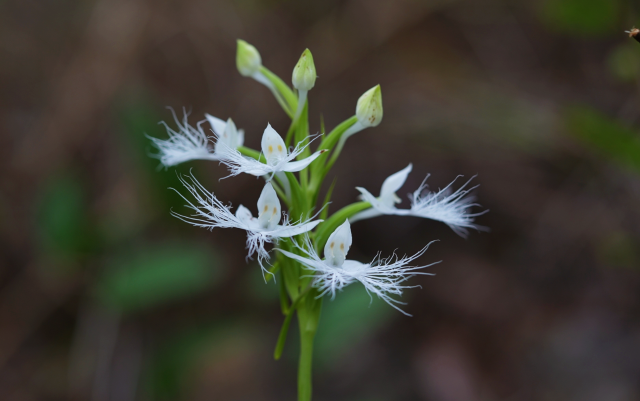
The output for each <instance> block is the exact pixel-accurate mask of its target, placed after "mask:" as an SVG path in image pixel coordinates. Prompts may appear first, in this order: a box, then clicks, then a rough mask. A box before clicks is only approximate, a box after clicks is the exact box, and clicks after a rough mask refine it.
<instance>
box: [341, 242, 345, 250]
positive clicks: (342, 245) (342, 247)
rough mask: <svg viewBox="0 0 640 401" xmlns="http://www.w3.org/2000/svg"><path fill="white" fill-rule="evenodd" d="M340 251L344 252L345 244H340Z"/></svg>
mask: <svg viewBox="0 0 640 401" xmlns="http://www.w3.org/2000/svg"><path fill="white" fill-rule="evenodd" d="M340 250H341V251H343V252H344V242H343V243H342V244H340Z"/></svg>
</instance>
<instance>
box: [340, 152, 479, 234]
mask: <svg viewBox="0 0 640 401" xmlns="http://www.w3.org/2000/svg"><path fill="white" fill-rule="evenodd" d="M410 171H411V164H409V166H407V167H405V168H404V169H403V170H401V171H399V172H397V173H395V174H393V175H391V176H390V177H388V178H387V179H386V180H385V182H384V183H383V184H382V189H381V191H380V196H379V197H378V198H376V197H375V196H373V195H372V194H371V193H370V192H369V191H367V190H366V189H364V188H361V187H356V189H357V190H358V191H360V194H361V198H362V200H363V201H365V202H369V203H371V209H368V210H365V211H362V212H360V213H356V214H355V215H353V216H352V217H351V218H350V219H349V220H350V221H351V222H352V223H353V222H356V221H358V220H363V219H366V218H371V217H376V216H380V215H385V214H386V215H396V216H415V217H422V218H426V219H431V220H437V221H441V222H443V223H445V224H446V225H448V226H449V227H451V229H452V230H453V231H454V232H455V233H456V234H458V235H460V236H462V237H466V235H467V234H468V230H467V229H468V228H474V229H476V230H483V229H484V227H481V226H478V225H476V224H474V223H473V221H474V219H475V218H476V217H477V216H480V215H481V214H484V213H486V212H487V210H485V211H482V212H478V213H471V212H470V208H471V207H473V206H479V205H478V204H477V203H474V201H475V196H473V195H471V194H470V192H471V191H473V190H474V189H476V188H477V187H478V186H477V185H476V186H474V187H471V188H468V189H465V188H466V187H467V186H468V185H469V183H470V182H471V180H473V178H475V176H474V177H472V178H471V179H470V180H469V181H467V182H466V183H464V184H463V185H462V186H461V187H460V188H458V189H457V190H456V191H452V189H451V186H452V185H453V183H454V182H455V181H456V180H457V179H458V178H460V177H457V178H456V179H455V180H453V181H452V182H451V183H450V184H449V185H447V186H446V187H445V188H443V189H441V190H438V191H437V192H430V191H429V190H428V185H427V184H426V181H427V178H429V176H428V175H427V178H425V180H424V181H423V182H422V184H421V185H420V187H419V188H418V189H417V190H416V191H414V192H413V194H412V195H411V196H410V200H411V208H409V209H398V208H396V207H395V203H398V201H399V198H398V197H397V196H396V194H395V192H396V191H397V190H398V189H399V188H400V187H401V186H402V185H403V184H404V182H405V181H406V178H407V175H408V174H409V172H410Z"/></svg>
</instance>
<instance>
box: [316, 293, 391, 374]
mask: <svg viewBox="0 0 640 401" xmlns="http://www.w3.org/2000/svg"><path fill="white" fill-rule="evenodd" d="M399 316H401V315H400V314H399V313H398V311H396V310H395V309H393V308H391V307H390V306H389V305H387V304H386V303H384V302H383V301H381V300H380V299H377V298H376V297H375V296H374V297H373V299H372V298H371V297H369V294H367V292H366V290H365V289H364V287H362V286H357V285H351V286H349V287H347V288H345V289H344V291H342V292H341V293H339V294H337V295H336V299H335V301H331V300H329V299H327V300H326V302H324V305H323V310H322V316H321V318H320V326H319V329H318V333H317V335H316V343H315V349H316V353H315V354H316V359H317V362H318V364H319V365H320V366H321V367H322V366H330V365H331V364H332V363H335V362H336V359H338V358H339V357H340V355H343V354H344V353H345V352H346V350H348V349H350V348H353V346H354V344H358V343H361V342H362V341H364V340H365V339H366V338H370V337H371V336H373V335H374V334H375V333H376V331H377V330H378V329H379V328H381V327H384V326H385V325H386V324H387V323H388V322H389V320H390V319H392V318H393V317H399Z"/></svg>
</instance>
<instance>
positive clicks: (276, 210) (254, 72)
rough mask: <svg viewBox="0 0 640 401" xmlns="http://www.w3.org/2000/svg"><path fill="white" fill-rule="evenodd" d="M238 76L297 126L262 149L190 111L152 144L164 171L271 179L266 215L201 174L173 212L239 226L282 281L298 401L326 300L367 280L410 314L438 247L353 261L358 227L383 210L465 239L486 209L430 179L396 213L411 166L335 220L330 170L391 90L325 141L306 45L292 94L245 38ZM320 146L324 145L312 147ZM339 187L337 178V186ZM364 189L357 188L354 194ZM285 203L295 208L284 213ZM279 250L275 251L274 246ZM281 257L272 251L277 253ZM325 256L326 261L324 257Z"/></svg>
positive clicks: (372, 290)
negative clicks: (296, 348)
mask: <svg viewBox="0 0 640 401" xmlns="http://www.w3.org/2000/svg"><path fill="white" fill-rule="evenodd" d="M236 63H237V67H238V70H239V71H240V73H241V74H242V75H243V76H247V77H251V78H253V79H255V80H256V81H257V82H259V83H261V84H263V85H264V86H266V87H267V88H268V89H269V90H270V91H271V92H272V93H273V94H274V96H275V98H276V100H277V101H278V103H279V104H280V105H281V106H282V109H283V110H284V112H285V113H286V114H287V115H288V116H289V117H290V119H291V124H290V125H289V128H288V130H287V132H286V134H285V135H280V133H278V132H277V131H276V129H274V128H273V127H271V125H269V124H267V123H266V122H265V125H266V128H265V130H264V132H263V133H262V138H261V141H260V145H261V150H260V151H258V150H254V149H251V148H248V147H246V146H244V132H243V131H242V130H240V129H238V128H237V127H236V125H235V123H234V122H233V121H232V120H231V119H227V120H226V122H225V120H222V119H219V118H216V117H213V116H211V115H208V114H207V115H206V116H205V117H206V119H205V120H203V121H200V122H198V123H197V124H196V125H195V126H192V125H190V124H189V123H188V118H187V117H188V116H187V115H185V116H184V118H183V119H182V120H179V119H178V118H177V117H176V116H175V114H174V119H175V124H176V125H177V127H178V128H177V129H175V130H174V129H172V128H170V127H169V126H168V125H167V124H165V127H166V129H167V132H168V135H169V138H168V139H157V138H151V139H152V141H153V143H154V145H155V146H156V147H157V148H158V150H159V153H158V154H157V155H156V157H157V158H158V159H160V162H161V163H162V164H163V165H164V166H165V167H169V166H174V165H177V164H180V163H183V162H187V161H192V160H213V161H217V162H219V163H222V164H224V165H226V166H227V167H228V169H229V173H230V174H229V175H230V176H235V175H238V174H250V175H253V176H256V177H262V178H264V180H265V183H264V186H263V188H262V193H261V195H260V197H259V198H258V199H257V217H254V214H253V212H252V211H251V209H250V208H247V207H244V206H242V205H239V206H238V207H237V208H236V209H235V212H234V211H233V210H232V206H230V205H226V204H225V203H224V202H222V201H220V200H219V199H218V197H217V196H216V195H214V194H213V193H212V192H209V191H208V190H207V189H206V188H205V187H204V186H203V185H202V184H200V183H199V182H198V181H197V180H196V178H195V177H193V176H192V175H189V176H181V180H182V183H183V185H184V188H185V189H186V190H187V192H188V195H182V194H181V196H183V198H184V201H185V202H186V208H187V211H189V213H187V214H184V213H178V212H173V215H174V216H175V217H177V218H179V219H181V220H183V221H185V222H187V223H190V224H193V225H194V226H197V227H203V228H207V229H220V228H235V229H241V230H244V231H246V233H247V249H248V251H249V252H248V256H249V257H252V256H253V255H257V260H258V263H259V265H260V267H261V268H262V274H263V277H264V279H265V281H269V280H272V279H273V280H276V281H277V287H278V291H279V295H280V306H281V309H282V313H283V315H284V321H283V324H282V328H281V330H280V334H279V336H278V339H277V342H276V347H275V351H274V357H275V359H279V358H280V356H281V355H282V352H283V349H284V346H285V343H286V339H287V333H288V331H289V327H290V324H291V320H292V318H293V316H294V314H295V315H296V316H297V320H298V330H299V332H300V358H299V363H298V399H299V400H300V401H309V400H311V372H312V361H313V342H314V338H315V335H316V332H317V330H318V325H319V322H320V311H321V309H322V302H323V298H324V297H325V296H330V297H331V299H333V298H336V297H337V294H338V293H339V292H340V291H341V290H342V289H343V288H344V287H346V286H348V285H350V284H353V283H360V284H362V285H363V286H364V288H365V289H366V291H367V292H368V293H369V294H370V295H373V294H375V295H376V296H377V297H378V298H379V299H381V300H383V301H384V302H386V303H388V304H389V305H390V306H391V307H393V308H395V309H397V310H398V311H400V312H401V313H404V314H407V313H406V312H405V311H404V310H403V309H402V307H401V306H402V305H404V304H405V303H404V302H401V301H400V300H399V299H397V297H399V296H401V295H402V293H403V291H404V290H405V289H407V288H412V287H416V286H417V285H407V280H408V279H410V278H411V277H413V276H416V275H429V274H430V273H426V272H422V271H419V270H421V269H423V268H424V267H427V266H430V265H426V266H425V265H422V266H413V265H411V263H412V262H413V261H414V260H416V259H417V258H419V257H421V256H422V255H423V254H424V253H425V252H426V250H427V247H428V246H429V244H427V245H426V246H424V247H423V248H422V249H420V250H417V252H416V253H415V254H413V255H412V256H403V257H398V256H396V255H395V254H393V255H391V256H389V257H387V258H381V257H380V256H379V255H377V256H375V257H374V258H373V260H372V261H371V262H369V263H362V262H360V261H356V260H351V259H347V254H348V252H349V249H350V247H351V243H352V235H351V223H354V222H356V221H358V220H362V219H365V218H372V217H376V216H379V215H383V214H388V215H396V216H410V217H417V218H428V219H433V220H438V221H442V222H443V223H445V224H447V225H449V226H450V227H451V228H452V229H453V230H454V231H455V232H457V233H459V234H461V235H466V233H467V229H469V228H476V229H479V228H480V227H478V226H476V225H475V224H474V223H473V220H474V218H475V217H476V216H477V215H479V214H480V213H472V212H470V209H471V208H472V207H474V206H477V205H476V204H475V203H473V199H474V198H473V196H472V195H471V194H470V191H471V190H473V188H469V189H465V187H466V185H467V184H464V185H462V187H460V188H459V189H457V190H455V191H452V190H450V188H451V186H452V184H450V185H449V186H447V187H446V188H444V189H443V190H440V191H436V192H431V191H429V190H428V187H427V185H426V183H425V182H423V183H422V185H421V186H420V187H419V188H418V189H417V190H416V191H415V192H414V193H413V196H412V198H411V199H410V201H411V207H410V208H409V209H402V208H397V207H396V204H398V203H400V202H401V199H400V198H399V197H398V196H397V195H396V191H397V190H398V189H399V188H400V187H401V186H402V185H403V184H404V182H405V180H406V178H407V176H408V174H409V172H410V171H411V170H412V165H409V166H407V167H406V168H404V169H403V170H401V171H399V172H398V173H395V174H393V175H391V176H390V177H389V178H388V179H387V180H385V182H384V183H383V184H382V189H381V191H380V196H379V197H375V196H373V195H372V194H371V193H370V192H369V191H367V190H366V189H364V188H358V190H359V191H360V193H361V199H362V201H359V202H355V203H352V204H350V205H347V206H345V207H343V208H342V209H339V210H338V211H336V212H335V213H333V214H331V215H329V202H330V200H331V195H332V191H333V187H334V186H333V185H332V186H331V187H330V188H329V189H328V191H327V192H326V193H324V194H322V197H320V195H321V188H322V184H323V182H324V179H325V178H326V176H327V174H328V173H329V171H330V170H331V168H332V166H333V165H334V163H335V161H336V159H337V158H338V156H339V155H340V154H341V152H342V150H343V147H344V145H345V142H346V140H347V139H348V138H349V137H351V136H352V135H353V134H355V133H357V132H359V131H362V130H364V129H366V128H370V127H375V126H377V125H378V124H380V122H381V121H382V116H383V109H382V94H381V89H380V86H379V85H376V86H374V87H373V88H371V89H369V90H368V91H366V92H365V93H364V94H363V95H362V96H361V97H360V98H359V99H358V101H357V103H356V111H355V115H354V116H352V117H350V118H348V119H347V120H345V121H343V122H342V123H340V124H339V125H338V126H336V127H335V128H334V129H333V130H331V131H330V132H329V133H324V132H322V133H321V134H320V136H319V137H316V138H311V137H310V135H309V120H308V110H309V108H308V93H309V91H310V90H311V89H312V88H313V87H314V85H315V82H316V68H315V65H314V62H313V56H312V55H311V52H310V51H309V49H306V50H305V51H304V52H303V53H302V55H301V57H300V60H299V61H298V63H297V64H296V65H295V68H294V69H293V74H292V84H293V89H292V88H291V87H289V86H288V85H287V84H286V83H285V82H284V81H282V80H281V79H280V78H279V77H278V76H277V75H275V74H274V73H272V72H271V71H269V70H268V69H267V68H266V67H264V66H263V65H262V59H261V57H260V54H259V53H258V50H257V49H256V48H255V47H253V46H251V45H250V44H248V43H246V42H244V41H242V40H238V52H237V57H236ZM311 145H316V149H315V150H313V151H312V150H311ZM334 184H335V181H334ZM354 192H355V190H354ZM283 206H284V207H286V209H287V210H288V213H287V212H283ZM269 244H273V247H272V249H268V247H269V246H270V245H269ZM274 249H275V250H276V251H277V252H271V250H274ZM321 251H322V253H323V254H324V259H323V258H322V257H321V256H320V255H319V254H320V252H321Z"/></svg>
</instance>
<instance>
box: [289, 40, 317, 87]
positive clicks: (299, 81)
mask: <svg viewBox="0 0 640 401" xmlns="http://www.w3.org/2000/svg"><path fill="white" fill-rule="evenodd" d="M291 81H292V82H293V86H294V87H295V88H296V89H298V90H301V91H308V90H311V88H313V85H315V84H316V66H315V64H313V56H312V55H311V51H310V50H309V49H305V51H303V52H302V55H301V56H300V60H298V63H297V64H296V66H295V68H294V69H293V75H292V76H291Z"/></svg>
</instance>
